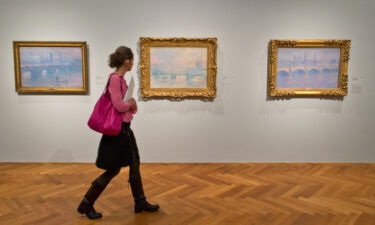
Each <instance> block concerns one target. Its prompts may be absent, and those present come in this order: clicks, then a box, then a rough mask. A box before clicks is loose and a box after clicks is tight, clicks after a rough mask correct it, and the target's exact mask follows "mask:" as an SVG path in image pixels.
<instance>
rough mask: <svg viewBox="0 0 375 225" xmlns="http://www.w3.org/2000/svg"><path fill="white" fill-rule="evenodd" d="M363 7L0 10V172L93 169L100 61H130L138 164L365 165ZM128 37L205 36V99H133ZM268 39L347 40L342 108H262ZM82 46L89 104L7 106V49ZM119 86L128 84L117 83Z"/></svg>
mask: <svg viewBox="0 0 375 225" xmlns="http://www.w3.org/2000/svg"><path fill="white" fill-rule="evenodd" d="M374 11H375V1H374V0H315V1H311V0H237V1H236V0H233V1H228V0H189V1H186V0H158V1H154V0H149V1H145V0H137V1H134V0H116V1H112V0H106V1H104V0H102V1H101V0H59V1H57V0H22V1H21V0H0V100H1V102H0V105H1V110H0V132H1V133H0V143H1V145H0V161H4V162H9V161H33V162H34V161H41V162H94V161H95V159H96V154H97V148H98V144H99V141H100V137H101V135H100V134H99V133H95V132H94V131H92V130H90V129H89V128H88V127H87V125H86V122H87V120H88V118H89V116H90V114H91V112H92V109H93V107H94V105H95V103H96V101H97V99H98V98H99V96H100V94H101V93H102V91H103V89H104V85H105V82H106V79H107V77H108V74H109V73H110V72H111V71H112V70H111V69H110V68H109V67H108V66H107V59H108V55H109V54H110V53H111V52H113V51H114V50H115V48H116V47H118V46H119V45H127V46H129V47H131V48H132V49H133V50H134V52H135V67H134V69H133V72H132V73H133V75H134V76H135V81H136V85H137V89H136V91H137V100H138V101H139V102H138V107H139V109H138V113H137V114H136V116H135V118H134V120H133V122H132V128H133V130H134V133H135V135H136V138H137V142H138V146H139V151H140V154H141V161H142V162H374V161H375V148H374V147H375V118H374V117H375V45H374V43H375V13H374ZM140 37H217V38H218V52H217V54H218V59H217V64H218V75H217V87H218V88H217V89H218V91H217V97H216V98H215V99H214V100H213V101H201V100H183V101H170V100H149V101H144V100H142V99H141V98H140V97H139V89H138V87H139V73H138V69H137V67H138V62H139V54H138V41H139V38H140ZM270 39H351V40H352V46H351V52H350V53H351V59H350V61H349V93H348V96H346V97H345V98H344V99H343V100H335V99H319V98H293V99H287V100H268V99H267V91H266V90H267V45H268V41H269V40H270ZM15 40H16V41H87V43H88V50H89V52H88V55H89V57H88V61H89V94H87V95H19V94H18V93H17V92H15V75H14V62H13V51H12V42H13V41H15ZM126 76H127V79H128V78H129V77H128V76H129V75H126Z"/></svg>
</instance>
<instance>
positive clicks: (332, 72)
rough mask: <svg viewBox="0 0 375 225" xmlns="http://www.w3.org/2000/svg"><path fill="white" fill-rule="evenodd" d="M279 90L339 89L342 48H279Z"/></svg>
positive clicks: (277, 83)
mask: <svg viewBox="0 0 375 225" xmlns="http://www.w3.org/2000/svg"><path fill="white" fill-rule="evenodd" d="M277 57H278V62H277V81H276V86H277V88H337V87H338V81H339V68H340V48H279V49H278V56H277Z"/></svg>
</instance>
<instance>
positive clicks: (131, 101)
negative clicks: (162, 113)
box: [128, 98, 137, 111]
mask: <svg viewBox="0 0 375 225" xmlns="http://www.w3.org/2000/svg"><path fill="white" fill-rule="evenodd" d="M128 102H129V104H130V110H131V111H134V110H136V109H137V102H136V101H135V99H134V98H131V99H129V101H128Z"/></svg>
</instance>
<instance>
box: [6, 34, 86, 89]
mask: <svg viewBox="0 0 375 225" xmlns="http://www.w3.org/2000/svg"><path fill="white" fill-rule="evenodd" d="M20 47H80V48H81V52H82V87H23V86H22V79H21V63H20ZM13 53H14V69H15V77H16V79H15V81H16V92H18V93H37V94H43V93H45V94H59V93H70V94H86V93H87V92H88V72H87V44H86V42H73V41H13Z"/></svg>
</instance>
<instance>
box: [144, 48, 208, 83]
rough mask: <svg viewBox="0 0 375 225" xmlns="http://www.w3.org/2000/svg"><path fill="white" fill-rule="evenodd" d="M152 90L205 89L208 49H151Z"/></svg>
mask: <svg viewBox="0 0 375 225" xmlns="http://www.w3.org/2000/svg"><path fill="white" fill-rule="evenodd" d="M150 53H151V87H152V88H163V87H164V88H172V87H173V88H178V87H179V88H205V87H206V86H207V48H185V47H184V48H175V47H172V48H166V47H163V48H151V52H150Z"/></svg>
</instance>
